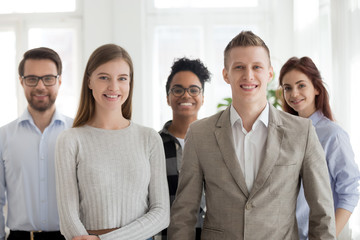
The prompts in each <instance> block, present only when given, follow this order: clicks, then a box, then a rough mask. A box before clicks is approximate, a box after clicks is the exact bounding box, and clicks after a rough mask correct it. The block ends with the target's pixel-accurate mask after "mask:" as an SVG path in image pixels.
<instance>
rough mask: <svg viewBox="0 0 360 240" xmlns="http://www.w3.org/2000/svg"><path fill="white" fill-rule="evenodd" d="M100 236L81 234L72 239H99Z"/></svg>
mask: <svg viewBox="0 0 360 240" xmlns="http://www.w3.org/2000/svg"><path fill="white" fill-rule="evenodd" d="M99 239H100V238H99V237H98V236H95V235H82V236H76V237H73V239H72V240H99Z"/></svg>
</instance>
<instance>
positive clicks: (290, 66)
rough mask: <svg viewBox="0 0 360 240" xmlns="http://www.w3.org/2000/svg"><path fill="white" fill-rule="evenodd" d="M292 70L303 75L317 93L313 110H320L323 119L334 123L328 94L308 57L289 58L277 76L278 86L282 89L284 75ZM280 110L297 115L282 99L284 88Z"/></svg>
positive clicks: (318, 72) (316, 69)
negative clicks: (325, 118)
mask: <svg viewBox="0 0 360 240" xmlns="http://www.w3.org/2000/svg"><path fill="white" fill-rule="evenodd" d="M292 70H297V71H300V72H302V73H303V74H305V75H306V76H307V77H308V78H309V79H310V80H311V83H312V84H313V86H314V88H315V89H316V90H317V91H318V92H319V94H318V95H316V96H315V108H316V110H320V111H321V112H322V113H323V114H324V116H325V117H327V118H328V119H330V120H331V121H334V119H333V115H332V112H331V108H330V103H329V94H328V92H327V90H326V88H325V86H324V82H323V81H322V78H321V75H320V71H319V70H318V68H317V67H316V65H315V63H314V62H313V61H312V60H311V58H309V57H302V58H297V57H292V58H290V59H289V60H288V61H287V62H286V63H285V64H284V65H283V66H282V68H281V70H280V76H279V85H280V87H282V85H283V78H284V76H285V74H287V73H288V72H290V71H292ZM282 108H283V110H284V111H285V112H288V113H291V114H293V115H299V114H298V112H296V111H295V110H294V109H293V108H291V107H290V106H289V105H288V104H287V102H286V101H285V99H284V88H283V89H282Z"/></svg>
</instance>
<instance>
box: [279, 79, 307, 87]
mask: <svg viewBox="0 0 360 240" xmlns="http://www.w3.org/2000/svg"><path fill="white" fill-rule="evenodd" d="M302 82H305V80H299V81H297V82H296V83H295V85H297V84H299V83H302ZM283 86H291V85H290V84H288V83H284V84H283Z"/></svg>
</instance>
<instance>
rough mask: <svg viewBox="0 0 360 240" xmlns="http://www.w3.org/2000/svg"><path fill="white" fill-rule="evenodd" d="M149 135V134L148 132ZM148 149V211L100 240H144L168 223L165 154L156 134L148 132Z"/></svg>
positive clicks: (168, 207) (168, 206)
mask: <svg viewBox="0 0 360 240" xmlns="http://www.w3.org/2000/svg"><path fill="white" fill-rule="evenodd" d="M148 133H149V132H148ZM147 144H148V146H149V147H148V149H149V162H150V171H151V179H150V183H149V186H148V188H149V211H148V212H147V213H146V214H145V215H143V216H141V217H140V218H138V219H136V220H135V221H133V222H131V223H129V224H128V225H125V226H123V227H121V228H120V229H118V230H115V231H113V232H110V233H108V234H104V235H101V236H100V238H101V239H102V240H115V239H122V240H127V239H128V240H144V239H147V238H150V237H152V236H154V235H155V234H157V233H158V232H160V231H161V230H163V229H164V228H166V227H167V226H168V225H169V221H170V203H169V193H168V184H167V179H166V165H165V164H166V163H165V153H164V148H163V145H162V140H161V138H160V136H159V134H158V133H156V132H155V131H154V130H150V134H148V140H147Z"/></svg>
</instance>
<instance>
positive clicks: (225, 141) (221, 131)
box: [215, 107, 249, 197]
mask: <svg viewBox="0 0 360 240" xmlns="http://www.w3.org/2000/svg"><path fill="white" fill-rule="evenodd" d="M215 136H216V140H217V143H218V144H219V148H220V151H221V154H222V156H223V158H224V161H225V164H226V166H227V168H228V169H229V171H230V173H231V175H232V177H233V178H234V180H235V182H236V183H237V185H238V186H239V188H240V190H241V191H242V192H243V193H244V195H245V196H246V197H248V195H249V192H248V189H247V187H246V183H245V177H244V175H243V173H242V171H241V168H240V164H239V162H238V159H237V156H236V154H235V150H234V146H233V137H232V136H233V135H232V129H231V125H230V107H228V108H227V109H226V110H225V111H224V112H223V113H222V114H221V115H220V117H219V120H218V122H217V123H216V128H215Z"/></svg>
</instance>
